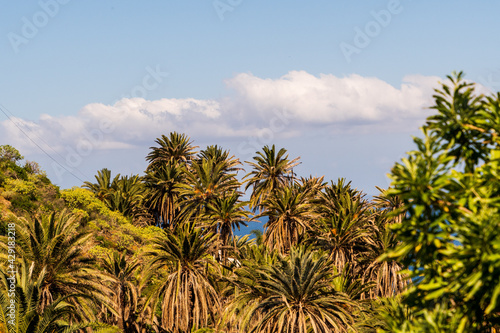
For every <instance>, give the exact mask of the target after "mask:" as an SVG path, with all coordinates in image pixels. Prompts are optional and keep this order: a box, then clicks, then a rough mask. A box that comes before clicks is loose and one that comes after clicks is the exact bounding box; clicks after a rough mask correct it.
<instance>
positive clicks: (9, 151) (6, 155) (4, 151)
mask: <svg viewBox="0 0 500 333" xmlns="http://www.w3.org/2000/svg"><path fill="white" fill-rule="evenodd" d="M23 158H24V157H23V156H22V155H21V153H20V152H19V150H17V149H16V148H14V147H12V146H10V145H3V146H0V161H8V162H13V163H17V162H19V161H20V160H22V159H23Z"/></svg>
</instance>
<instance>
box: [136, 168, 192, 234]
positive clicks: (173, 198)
mask: <svg viewBox="0 0 500 333" xmlns="http://www.w3.org/2000/svg"><path fill="white" fill-rule="evenodd" d="M145 181H146V186H147V187H148V188H149V189H150V191H149V195H148V199H147V202H146V206H147V207H149V209H150V210H152V211H153V215H156V216H158V217H159V219H158V220H160V221H161V224H162V226H164V227H166V226H168V227H169V228H170V229H173V228H174V227H175V225H176V218H177V216H178V214H179V212H180V207H179V201H180V190H181V187H182V184H184V182H185V175H184V171H183V170H182V168H181V166H180V165H179V164H172V163H170V162H169V163H166V164H162V165H160V166H158V167H157V168H156V169H154V170H151V171H149V172H148V174H147V175H146V177H145Z"/></svg>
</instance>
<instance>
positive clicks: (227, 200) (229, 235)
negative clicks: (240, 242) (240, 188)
mask: <svg viewBox="0 0 500 333" xmlns="http://www.w3.org/2000/svg"><path fill="white" fill-rule="evenodd" d="M239 198H240V194H239V193H238V192H232V193H231V194H228V195H227V196H225V197H218V198H215V200H214V201H213V202H211V203H209V204H208V214H207V219H208V225H207V226H208V227H209V228H210V230H212V231H213V232H214V233H216V234H218V235H219V239H220V241H221V249H220V252H221V259H222V260H223V261H224V262H225V259H226V255H225V254H226V247H227V246H228V245H229V242H230V240H231V239H233V241H235V239H234V237H233V230H234V229H235V228H238V230H239V229H240V225H244V226H247V224H246V221H248V219H249V215H250V212H249V211H247V210H245V206H246V205H247V204H248V202H246V201H243V202H240V201H239ZM233 247H236V244H235V243H233Z"/></svg>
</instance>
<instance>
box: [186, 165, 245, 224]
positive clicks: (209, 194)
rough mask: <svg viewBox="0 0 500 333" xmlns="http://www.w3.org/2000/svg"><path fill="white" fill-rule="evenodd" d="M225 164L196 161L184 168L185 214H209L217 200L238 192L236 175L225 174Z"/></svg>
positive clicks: (238, 184)
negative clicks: (210, 207) (210, 206)
mask: <svg viewBox="0 0 500 333" xmlns="http://www.w3.org/2000/svg"><path fill="white" fill-rule="evenodd" d="M225 168H226V165H225V163H216V161H215V160H213V159H208V160H206V159H201V160H195V161H193V163H192V164H191V167H190V168H189V170H188V169H187V168H184V173H185V175H186V184H184V185H182V187H183V188H182V190H181V191H180V192H181V195H182V197H183V198H184V201H183V203H182V205H183V213H184V214H185V215H188V216H192V215H199V214H207V213H208V211H209V209H208V207H209V205H210V204H213V203H214V201H215V199H216V198H220V197H223V196H224V195H226V194H228V193H232V192H234V191H236V190H237V189H238V188H239V186H240V183H239V182H238V180H237V179H236V177H235V176H236V175H235V174H232V173H227V172H225Z"/></svg>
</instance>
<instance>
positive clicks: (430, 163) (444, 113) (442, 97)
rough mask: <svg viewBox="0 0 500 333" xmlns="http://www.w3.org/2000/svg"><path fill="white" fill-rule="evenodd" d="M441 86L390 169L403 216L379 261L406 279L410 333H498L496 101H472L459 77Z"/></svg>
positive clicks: (499, 263)
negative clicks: (393, 243) (399, 269)
mask: <svg viewBox="0 0 500 333" xmlns="http://www.w3.org/2000/svg"><path fill="white" fill-rule="evenodd" d="M449 81H450V82H451V86H448V85H446V84H443V85H442V89H441V90H437V91H436V95H435V99H436V104H435V106H434V107H433V109H436V110H437V111H438V114H437V115H436V116H432V117H430V118H429V119H428V121H427V124H426V125H425V126H424V127H423V134H424V136H423V138H415V139H414V141H415V144H416V149H415V150H414V151H411V152H410V153H408V157H407V158H404V159H403V160H402V161H401V162H399V163H396V165H395V166H394V167H393V169H392V172H391V178H392V186H393V188H392V189H391V190H390V191H389V192H390V194H391V195H396V196H399V197H400V198H401V200H402V203H403V206H402V207H401V209H400V212H404V213H405V215H404V219H403V221H402V223H401V224H395V225H394V227H393V229H394V230H395V232H396V233H397V236H398V240H399V241H400V242H401V243H400V245H398V246H397V247H396V249H394V250H392V251H389V252H388V253H387V254H386V255H385V256H386V258H393V259H397V260H399V262H400V263H402V264H403V265H404V266H405V267H406V268H407V269H409V271H410V277H411V279H412V281H413V284H412V285H411V286H410V288H409V289H408V291H407V292H406V294H405V297H404V298H403V301H404V304H405V305H406V306H407V307H408V308H409V309H410V311H411V313H412V320H411V321H410V322H409V324H408V325H410V327H411V330H412V331H415V332H423V331H425V329H426V327H431V326H432V327H434V328H435V330H434V331H440V332H490V331H491V330H492V329H493V328H495V329H498V328H500V326H499V325H500V316H499V314H500V303H499V302H498V296H499V295H500V261H499V260H498V253H500V228H498V225H499V223H500V217H499V216H500V215H499V209H500V205H499V200H498V198H499V194H500V181H499V179H500V177H499V174H498V170H499V166H500V165H499V161H500V149H499V148H500V147H499V141H498V138H497V133H499V131H500V128H499V123H498V122H497V119H500V113H499V111H500V109H499V108H498V105H499V100H500V94H497V95H495V96H490V97H488V98H485V97H484V96H482V95H478V94H477V93H476V92H475V90H474V85H473V84H470V83H466V82H464V81H463V75H462V73H458V74H454V76H452V77H449Z"/></svg>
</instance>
